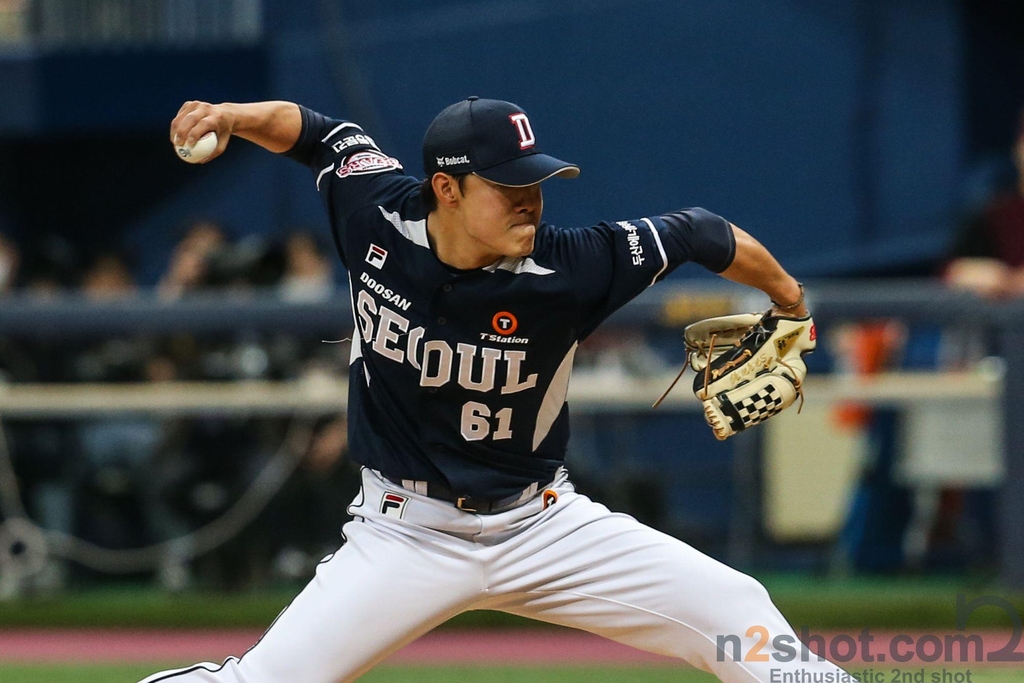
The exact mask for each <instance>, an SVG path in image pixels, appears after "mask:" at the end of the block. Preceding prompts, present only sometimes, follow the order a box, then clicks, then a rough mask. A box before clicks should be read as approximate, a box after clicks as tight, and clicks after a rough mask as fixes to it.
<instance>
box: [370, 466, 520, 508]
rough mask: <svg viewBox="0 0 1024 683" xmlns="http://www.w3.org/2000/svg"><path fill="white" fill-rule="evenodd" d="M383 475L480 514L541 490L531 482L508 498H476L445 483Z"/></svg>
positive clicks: (516, 503)
mask: <svg viewBox="0 0 1024 683" xmlns="http://www.w3.org/2000/svg"><path fill="white" fill-rule="evenodd" d="M381 476H382V477H384V478H385V479H387V480H388V481H390V482H391V483H392V484H395V485H397V486H401V487H402V488H404V489H407V490H409V491H413V492H415V493H418V494H420V495H421V496H426V497H427V498H433V499H434V500H443V501H444V502H446V503H452V504H453V505H455V507H457V508H459V509H460V510H463V511H465V512H475V513H476V514H478V515H493V514H496V513H499V512H505V511H507V510H512V509H513V508H517V507H519V506H520V505H523V504H525V503H526V502H527V501H529V500H531V499H532V498H533V497H534V496H535V495H536V494H537V491H539V490H540V485H539V484H536V483H534V484H530V485H529V486H527V487H526V488H525V489H523V490H522V491H520V492H519V493H513V494H512V495H511V496H508V497H506V498H498V499H497V500H488V499H486V498H474V497H473V496H457V495H455V493H454V492H453V491H452V490H451V489H450V488H448V487H447V486H445V485H444V484H435V483H434V482H426V481H410V480H408V479H402V478H400V477H392V476H391V475H389V474H384V473H383V472H382V473H381Z"/></svg>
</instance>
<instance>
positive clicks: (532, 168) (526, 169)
mask: <svg viewBox="0 0 1024 683" xmlns="http://www.w3.org/2000/svg"><path fill="white" fill-rule="evenodd" d="M475 173H476V174H477V175H478V176H480V177H481V178H483V179H484V180H489V181H491V182H492V183H497V184H498V185H507V186H508V187H526V186H527V185H536V184H537V183H540V182H543V181H545V180H547V179H548V178H551V177H553V176H558V177H559V178H575V177H576V176H578V175H579V174H580V168H579V166H576V165H575V164H570V163H567V162H565V161H562V160H561V159H556V158H554V157H552V156H548V155H547V154H531V155H529V156H525V157H518V158H516V159H512V160H510V161H505V162H503V163H500V164H497V165H496V166H491V167H490V168H485V169H483V170H480V171H476V172H475Z"/></svg>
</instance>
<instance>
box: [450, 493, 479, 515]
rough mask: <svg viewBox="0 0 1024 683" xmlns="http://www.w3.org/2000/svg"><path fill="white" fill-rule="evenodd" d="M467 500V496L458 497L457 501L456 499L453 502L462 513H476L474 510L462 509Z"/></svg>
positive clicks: (469, 508)
mask: <svg viewBox="0 0 1024 683" xmlns="http://www.w3.org/2000/svg"><path fill="white" fill-rule="evenodd" d="M468 498H469V496H459V497H458V499H456V501H455V507H457V508H459V509H460V510H462V511H463V512H476V511H477V510H476V508H471V507H463V505H464V504H465V502H466V500H467V499H468Z"/></svg>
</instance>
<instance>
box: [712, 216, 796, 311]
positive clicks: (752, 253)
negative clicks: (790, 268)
mask: <svg viewBox="0 0 1024 683" xmlns="http://www.w3.org/2000/svg"><path fill="white" fill-rule="evenodd" d="M729 227H730V228H731V229H732V233H733V237H734V239H735V243H736V251H735V256H734V257H733V260H732V263H731V264H729V266H728V267H727V268H726V269H725V270H722V271H720V272H719V273H718V274H719V275H721V276H722V277H724V278H726V279H727V280H732V281H733V282H738V283H740V284H743V285H748V286H750V287H756V288H757V289H760V290H761V291H762V292H764V293H765V294H767V295H768V297H769V298H770V299H771V300H772V301H773V302H776V303H778V304H781V305H783V306H786V307H787V308H786V310H785V311H778V310H777V312H778V313H780V314H784V315H787V316H793V317H798V318H799V317H803V316H805V315H807V307H806V306H805V305H804V302H803V301H802V300H801V296H800V294H801V292H800V285H799V283H797V281H796V279H795V278H794V277H793V276H792V275H790V274H789V273H787V272H786V271H785V269H783V267H782V266H781V265H779V262H778V261H777V260H775V257H774V256H772V255H771V253H770V252H769V251H768V250H767V249H766V248H765V247H764V245H762V244H761V243H760V242H758V241H757V240H756V239H754V238H753V237H752V236H751V235H750V234H749V233H748V232H746V231H745V230H742V229H740V228H738V227H736V226H735V225H733V224H732V223H730V224H729ZM796 302H799V304H798V305H797V306H795V307H792V308H789V305H791V304H793V303H796Z"/></svg>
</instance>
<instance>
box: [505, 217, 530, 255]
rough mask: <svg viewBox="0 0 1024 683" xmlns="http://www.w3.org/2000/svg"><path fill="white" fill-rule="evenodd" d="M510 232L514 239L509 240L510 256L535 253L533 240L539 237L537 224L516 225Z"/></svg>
mask: <svg viewBox="0 0 1024 683" xmlns="http://www.w3.org/2000/svg"><path fill="white" fill-rule="evenodd" d="M510 232H511V235H510V237H511V238H512V239H510V240H509V253H508V255H509V256H529V255H530V254H532V253H533V242H534V239H535V238H536V237H537V228H536V226H534V225H530V224H523V225H515V226H512V229H511V230H510Z"/></svg>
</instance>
